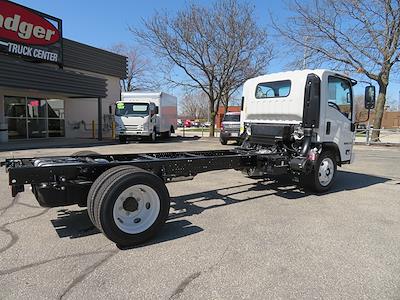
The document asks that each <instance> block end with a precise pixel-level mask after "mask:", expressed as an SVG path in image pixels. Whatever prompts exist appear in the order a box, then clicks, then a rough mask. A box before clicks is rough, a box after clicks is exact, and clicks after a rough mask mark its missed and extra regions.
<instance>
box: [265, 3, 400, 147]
mask: <svg viewBox="0 0 400 300" xmlns="http://www.w3.org/2000/svg"><path fill="white" fill-rule="evenodd" d="M288 8H289V10H290V11H291V12H292V13H293V15H292V17H290V18H289V21H288V22H287V24H283V23H281V22H276V21H273V23H274V27H275V29H276V30H277V32H278V33H279V34H280V35H281V36H282V37H284V38H285V41H286V42H288V43H290V44H291V45H293V46H295V47H294V48H292V49H296V48H297V49H299V48H301V49H302V52H303V51H304V58H303V59H304V61H305V60H306V59H307V60H308V64H309V65H310V64H311V65H318V66H319V65H321V63H322V64H323V63H326V62H328V63H329V64H330V65H331V66H332V67H333V68H335V69H339V70H347V71H357V72H359V73H361V74H364V75H365V76H367V77H368V78H369V79H371V80H373V81H375V82H377V84H378V86H379V94H378V100H377V105H376V109H375V120H374V128H381V124H382V118H383V112H384V107H385V102H386V92H387V87H388V84H389V78H390V76H391V75H392V74H393V73H394V67H395V65H396V64H397V62H398V61H399V60H400V50H399V46H400V43H399V40H400V0H312V1H311V2H307V3H305V2H302V1H297V0H292V1H291V2H290V4H289V7H288ZM299 46H300V47H299ZM372 139H373V140H379V131H374V133H373V135H372Z"/></svg>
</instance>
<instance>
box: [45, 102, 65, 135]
mask: <svg viewBox="0 0 400 300" xmlns="http://www.w3.org/2000/svg"><path fill="white" fill-rule="evenodd" d="M47 104H48V105H47V114H48V128H49V136H50V137H62V136H65V120H64V100H60V99H49V100H47Z"/></svg>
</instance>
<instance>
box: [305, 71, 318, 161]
mask: <svg viewBox="0 0 400 300" xmlns="http://www.w3.org/2000/svg"><path fill="white" fill-rule="evenodd" d="M320 106H321V79H320V78H319V77H318V76H317V75H315V74H313V73H311V74H308V76H307V80H306V87H305V90H304V107H303V131H304V139H303V146H302V147H301V151H300V155H301V156H306V155H307V153H308V151H309V150H310V147H311V138H312V134H313V129H314V128H318V127H319V115H320Z"/></svg>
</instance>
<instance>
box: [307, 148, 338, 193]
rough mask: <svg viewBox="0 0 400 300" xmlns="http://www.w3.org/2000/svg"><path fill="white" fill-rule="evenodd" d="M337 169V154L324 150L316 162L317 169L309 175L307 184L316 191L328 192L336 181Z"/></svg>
mask: <svg viewBox="0 0 400 300" xmlns="http://www.w3.org/2000/svg"><path fill="white" fill-rule="evenodd" d="M336 171H337V162H336V157H335V155H334V154H333V153H332V152H331V151H325V152H322V153H321V155H320V156H319V157H318V161H317V163H316V164H315V169H314V170H313V171H312V172H311V173H310V174H309V175H308V176H307V178H306V184H307V186H308V187H309V188H311V189H312V190H313V191H315V192H318V193H322V192H326V191H328V190H329V189H330V188H331V187H332V185H333V183H334V179H335V177H336Z"/></svg>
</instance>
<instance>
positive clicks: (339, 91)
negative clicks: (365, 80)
mask: <svg viewBox="0 0 400 300" xmlns="http://www.w3.org/2000/svg"><path fill="white" fill-rule="evenodd" d="M327 88H328V91H327V95H328V97H327V103H326V105H325V108H326V112H325V114H326V121H325V122H326V124H325V136H326V140H327V141H332V142H335V143H336V144H337V145H338V147H339V151H340V156H341V161H349V160H350V159H351V155H352V151H353V140H354V125H353V119H354V116H353V93H352V84H351V82H350V80H348V79H346V78H342V77H339V76H328V87H327Z"/></svg>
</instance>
